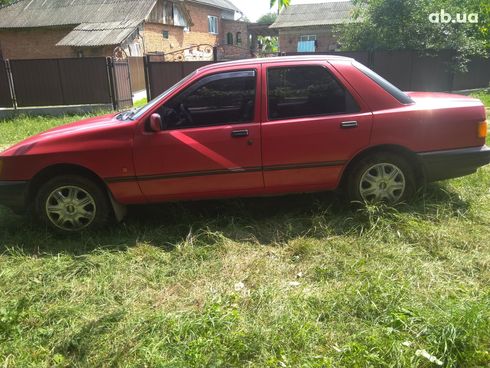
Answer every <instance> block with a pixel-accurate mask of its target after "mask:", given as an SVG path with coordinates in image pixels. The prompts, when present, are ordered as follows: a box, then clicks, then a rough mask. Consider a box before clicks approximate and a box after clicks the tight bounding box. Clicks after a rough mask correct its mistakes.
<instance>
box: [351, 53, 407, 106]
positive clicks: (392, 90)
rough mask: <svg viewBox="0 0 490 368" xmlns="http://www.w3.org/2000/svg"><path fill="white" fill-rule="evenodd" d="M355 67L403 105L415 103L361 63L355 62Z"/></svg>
mask: <svg viewBox="0 0 490 368" xmlns="http://www.w3.org/2000/svg"><path fill="white" fill-rule="evenodd" d="M353 65H354V66H355V67H356V68H357V69H359V70H360V71H361V72H363V73H364V74H365V75H367V76H368V77H369V78H370V79H372V80H373V81H374V82H376V84H378V85H379V86H380V87H381V88H383V89H384V90H385V91H386V92H388V93H389V94H390V95H392V96H393V97H395V98H396V99H397V100H398V101H399V102H400V103H402V104H404V105H408V104H412V103H414V101H413V100H412V99H411V98H410V97H409V96H408V95H407V94H406V93H404V92H402V91H400V90H399V89H398V88H396V87H395V86H394V85H393V84H391V83H390V82H388V81H387V80H386V79H384V78H383V77H381V76H380V75H378V74H376V73H375V72H373V71H372V70H371V69H369V68H368V67H366V66H365V65H362V64H361V63H358V62H357V61H354V62H353Z"/></svg>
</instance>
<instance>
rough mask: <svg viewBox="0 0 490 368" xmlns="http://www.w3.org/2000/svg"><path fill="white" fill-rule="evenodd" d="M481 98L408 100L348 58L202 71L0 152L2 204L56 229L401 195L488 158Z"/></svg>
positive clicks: (422, 95) (412, 95) (421, 96)
mask: <svg viewBox="0 0 490 368" xmlns="http://www.w3.org/2000/svg"><path fill="white" fill-rule="evenodd" d="M485 118H486V117H485V109H484V107H483V105H482V103H481V102H480V101H479V100H477V99H473V98H470V97H465V96H458V95H452V94H445V93H428V92H407V93H405V92H402V91H400V90H399V89H397V88H396V87H394V86H393V85H391V84H390V83H388V82H387V81H386V80H384V79H383V78H381V77H380V76H378V75H377V74H375V73H374V72H372V71H371V70H369V69H368V68H366V67H365V66H363V65H361V64H359V63H357V62H356V61H354V60H353V59H350V58H345V57H334V56H313V57H304V56H301V57H281V58H270V59H250V60H241V61H236V62H227V63H218V64H214V65H210V66H206V67H204V68H201V69H199V70H197V71H195V72H194V73H192V74H191V75H189V76H188V77H186V78H185V79H183V80H182V81H180V82H179V83H178V84H176V85H175V86H173V87H172V88H170V89H169V90H167V91H166V92H164V93H163V94H161V95H160V96H159V97H157V98H155V99H154V100H153V101H151V102H150V103H149V104H147V105H146V106H144V107H143V108H140V109H134V110H131V111H128V112H123V113H119V114H110V115H105V116H101V117H97V118H91V119H87V120H82V121H79V122H75V123H72V124H68V125H64V126H61V127H58V128H54V129H51V130H49V131H47V132H44V133H41V134H38V135H36V136H34V137H32V138H29V139H27V140H25V141H23V142H21V143H19V144H17V145H15V146H14V147H11V148H9V149H7V150H6V151H4V152H3V153H2V154H1V155H0V203H2V204H4V205H6V206H8V207H11V208H12V209H14V210H15V211H17V212H22V211H24V210H26V209H29V208H32V209H33V210H34V211H35V212H36V214H37V216H38V217H39V218H40V219H41V220H42V221H44V222H45V223H47V224H48V225H50V226H52V227H53V228H55V229H59V230H63V231H79V230H82V229H86V228H92V227H95V226H100V225H101V224H102V223H104V222H105V221H106V220H107V219H108V218H109V217H110V216H111V215H113V214H115V215H116V217H117V218H118V219H121V218H122V216H124V210H125V206H126V205H129V204H140V203H151V202H163V201H175V200H193V199H205V198H224V197H238V196H259V195H272V194H282V193H293V192H310V191H323V190H332V189H336V188H338V187H340V186H342V187H344V188H345V189H346V191H347V193H348V195H349V197H350V199H352V200H355V201H388V202H391V203H396V202H399V201H403V200H405V199H407V198H408V197H409V196H410V195H411V194H412V193H413V192H414V190H415V189H416V187H417V186H418V185H420V184H421V183H423V182H427V181H435V180H440V179H447V178H453V177H458V176H463V175H467V174H470V173H473V172H475V170H476V169H477V168H478V167H480V166H483V165H486V164H488V163H489V162H490V149H489V148H488V147H487V146H485V137H486V134H487V123H486V121H485Z"/></svg>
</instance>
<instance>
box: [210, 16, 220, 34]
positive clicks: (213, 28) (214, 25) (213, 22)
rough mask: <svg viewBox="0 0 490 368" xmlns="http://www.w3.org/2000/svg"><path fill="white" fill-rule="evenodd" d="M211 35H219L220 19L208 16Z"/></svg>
mask: <svg viewBox="0 0 490 368" xmlns="http://www.w3.org/2000/svg"><path fill="white" fill-rule="evenodd" d="M208 29H209V33H213V34H218V17H215V16H212V15H208Z"/></svg>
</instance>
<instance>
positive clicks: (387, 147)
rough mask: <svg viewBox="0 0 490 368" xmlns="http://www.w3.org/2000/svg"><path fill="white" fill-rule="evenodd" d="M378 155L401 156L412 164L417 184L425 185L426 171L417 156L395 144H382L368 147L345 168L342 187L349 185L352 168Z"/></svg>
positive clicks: (341, 180) (341, 181) (341, 182)
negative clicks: (366, 158)
mask: <svg viewBox="0 0 490 368" xmlns="http://www.w3.org/2000/svg"><path fill="white" fill-rule="evenodd" d="M376 153H392V154H395V155H398V156H401V157H402V158H404V159H405V160H407V162H408V163H409V164H410V167H411V168H412V170H413V172H414V175H415V179H416V181H417V183H423V182H424V180H425V174H424V170H423V167H422V164H421V162H420V160H419V158H418V157H417V154H416V153H415V152H413V151H411V150H409V149H408V148H406V147H403V146H400V145H395V144H382V145H377V146H372V147H368V148H366V149H364V150H362V151H360V152H358V153H357V154H356V155H355V156H354V157H353V158H352V159H351V160H349V162H348V163H347V165H346V166H345V168H344V170H343V172H342V176H341V179H340V185H339V186H340V187H342V188H343V187H345V185H346V184H347V179H348V177H349V175H350V173H351V171H352V168H353V167H354V166H355V164H356V163H357V162H359V161H360V160H362V159H363V158H365V157H368V156H370V155H373V154H376Z"/></svg>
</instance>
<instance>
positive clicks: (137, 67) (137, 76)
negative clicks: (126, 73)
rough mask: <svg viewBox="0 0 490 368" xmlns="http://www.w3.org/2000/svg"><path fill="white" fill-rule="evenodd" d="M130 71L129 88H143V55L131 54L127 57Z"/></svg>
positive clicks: (134, 89)
mask: <svg viewBox="0 0 490 368" xmlns="http://www.w3.org/2000/svg"><path fill="white" fill-rule="evenodd" d="M128 61H129V70H130V73H131V89H132V90H133V91H141V90H144V89H145V64H144V60H143V57H138V56H131V57H129V58H128Z"/></svg>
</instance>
